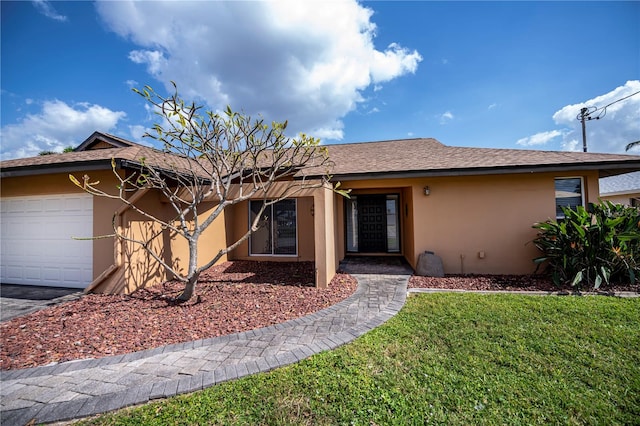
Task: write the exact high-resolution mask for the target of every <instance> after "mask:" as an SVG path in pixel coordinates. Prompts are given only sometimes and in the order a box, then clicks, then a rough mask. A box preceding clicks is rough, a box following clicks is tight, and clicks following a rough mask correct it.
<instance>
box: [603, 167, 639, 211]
mask: <svg viewBox="0 0 640 426" xmlns="http://www.w3.org/2000/svg"><path fill="white" fill-rule="evenodd" d="M600 198H601V199H602V200H608V201H611V202H612V203H615V204H622V205H625V206H633V207H639V208H640V172H631V173H625V174H621V175H618V176H609V177H604V178H602V179H600Z"/></svg>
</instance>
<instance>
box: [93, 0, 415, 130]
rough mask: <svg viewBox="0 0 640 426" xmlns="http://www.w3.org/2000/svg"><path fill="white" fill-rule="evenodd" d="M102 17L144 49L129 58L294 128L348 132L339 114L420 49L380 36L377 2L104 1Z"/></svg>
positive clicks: (396, 73) (211, 97) (188, 88)
mask: <svg viewBox="0 0 640 426" xmlns="http://www.w3.org/2000/svg"><path fill="white" fill-rule="evenodd" d="M97 9H98V12H99V13H100V15H101V17H102V19H103V20H104V22H105V23H106V24H107V25H108V26H109V27H110V28H111V29H112V30H113V31H114V32H116V33H117V34H119V35H120V36H122V37H124V38H127V39H129V40H131V41H132V42H133V43H135V44H136V45H137V46H139V47H140V48H139V49H136V50H134V51H132V52H130V55H129V58H130V59H131V60H132V61H133V62H135V63H139V64H144V65H145V66H146V67H147V71H148V72H149V73H150V74H151V75H152V76H153V77H154V78H156V79H157V80H159V81H160V82H162V83H163V84H164V85H165V88H166V89H167V90H171V87H170V86H169V81H170V80H173V81H175V82H176V83H177V84H178V87H179V90H180V92H181V95H182V96H183V97H185V98H187V99H191V98H197V97H200V98H201V99H204V100H205V101H206V102H207V103H208V105H209V107H211V108H213V109H221V108H223V107H224V106H226V105H227V104H230V105H231V106H232V107H233V108H234V109H237V110H239V109H242V110H244V111H245V112H246V113H248V114H251V115H254V116H255V115H256V114H262V115H263V116H264V118H265V119H266V120H267V122H268V121H271V120H280V121H281V120H288V121H289V123H290V128H289V130H290V131H291V132H292V133H297V132H299V131H304V132H306V133H309V134H312V135H314V136H318V137H325V138H330V139H341V138H342V137H343V132H342V128H343V124H342V118H343V117H344V116H345V115H347V114H348V113H349V112H351V111H354V110H355V109H356V107H357V105H358V103H360V102H362V101H363V97H362V92H363V91H364V90H366V89H367V88H369V87H372V88H373V90H374V91H377V90H380V88H382V86H383V84H384V83H385V82H388V81H390V80H393V79H395V78H398V77H400V76H402V75H406V74H412V73H415V72H416V70H417V67H418V64H419V62H420V61H421V60H422V57H421V56H420V54H419V53H418V52H417V51H415V50H410V49H407V48H405V47H402V46H400V45H399V44H398V43H391V44H390V45H389V46H387V48H386V49H384V50H378V49H377V48H376V47H375V46H374V38H375V32H376V25H375V24H374V23H373V22H372V21H371V17H372V14H373V12H372V11H371V10H370V9H368V8H366V7H364V6H362V5H360V4H358V3H357V2H356V1H355V0H349V1H339V2H329V3H327V2H300V1H278V2H199V1H194V2H134V1H117V2H111V1H102V2H99V3H98V4H97Z"/></svg>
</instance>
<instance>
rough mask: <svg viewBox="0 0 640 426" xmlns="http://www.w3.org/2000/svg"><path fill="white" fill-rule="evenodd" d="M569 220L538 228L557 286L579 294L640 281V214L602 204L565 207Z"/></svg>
mask: <svg viewBox="0 0 640 426" xmlns="http://www.w3.org/2000/svg"><path fill="white" fill-rule="evenodd" d="M562 210H563V212H564V215H565V218H564V219H559V220H557V221H551V220H548V221H546V222H541V223H536V224H535V225H533V227H534V228H536V229H538V236H537V237H536V238H535V239H534V240H533V243H534V244H535V246H536V247H537V248H538V249H539V250H540V251H541V252H542V253H543V255H542V256H540V257H538V258H536V259H534V260H533V261H534V262H535V263H537V264H538V267H540V266H541V265H545V266H546V268H547V271H548V272H549V273H550V274H551V277H552V279H553V282H554V283H555V284H556V285H558V286H560V285H563V284H570V285H571V286H573V287H576V288H577V289H581V288H582V287H583V286H585V285H586V286H591V287H593V288H594V289H598V288H600V287H601V286H602V284H605V285H609V284H610V283H611V282H614V283H623V282H629V283H632V284H633V283H637V282H638V280H640V211H639V210H638V209H637V208H635V207H625V206H622V205H619V204H613V203H611V202H609V201H603V202H602V203H600V204H592V205H590V206H589V210H587V209H585V208H584V207H581V206H580V207H577V208H576V209H569V208H563V209H562Z"/></svg>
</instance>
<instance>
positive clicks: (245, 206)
mask: <svg viewBox="0 0 640 426" xmlns="http://www.w3.org/2000/svg"><path fill="white" fill-rule="evenodd" d="M296 209H297V212H298V222H297V228H298V254H297V255H296V256H256V255H250V254H249V240H246V241H244V242H243V243H242V244H240V246H238V247H237V248H236V249H235V250H233V251H232V252H231V253H229V259H230V260H257V261H269V262H313V261H314V260H315V249H314V240H315V238H314V234H315V233H314V226H313V220H314V218H313V214H312V213H315V212H314V210H315V206H314V203H313V197H300V198H296ZM226 213H227V214H226V217H227V229H228V231H229V232H230V234H229V238H228V244H232V243H234V242H236V241H238V240H239V239H240V238H242V236H243V235H244V234H245V233H246V232H247V230H248V229H249V202H248V201H245V202H243V203H239V204H236V205H235V206H229V207H227V209H226Z"/></svg>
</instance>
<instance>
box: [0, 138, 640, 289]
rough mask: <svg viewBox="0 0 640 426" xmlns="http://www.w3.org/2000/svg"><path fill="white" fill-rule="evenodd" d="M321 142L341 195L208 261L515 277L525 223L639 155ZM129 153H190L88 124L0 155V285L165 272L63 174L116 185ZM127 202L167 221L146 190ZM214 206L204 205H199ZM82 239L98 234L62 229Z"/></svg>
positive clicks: (92, 283) (163, 242)
mask: <svg viewBox="0 0 640 426" xmlns="http://www.w3.org/2000/svg"><path fill="white" fill-rule="evenodd" d="M327 148H328V152H329V157H330V158H331V160H332V161H333V163H334V166H333V169H332V175H333V179H334V180H335V181H340V182H341V183H342V188H345V189H350V190H351V195H350V198H344V197H342V196H341V195H338V194H336V193H334V192H333V191H332V190H331V189H330V188H326V187H322V188H315V189H309V190H307V191H306V192H303V193H300V194H298V195H297V196H296V198H294V199H290V200H285V201H283V202H280V203H278V204H276V205H274V206H273V207H272V209H271V210H269V211H268V212H267V214H266V216H265V217H266V222H267V223H266V226H264V227H263V228H261V229H260V230H259V231H257V232H256V233H255V234H253V235H252V237H251V238H250V239H249V240H248V241H246V242H244V243H243V244H241V245H240V246H239V247H237V248H236V249H235V250H234V251H232V252H230V253H229V254H228V255H227V256H225V257H223V258H222V259H221V261H224V260H239V259H252V260H265V261H314V262H315V267H316V271H317V272H316V284H317V285H318V286H326V285H327V284H328V283H329V281H330V280H331V278H332V277H333V275H334V274H335V272H336V269H337V266H338V264H339V262H340V260H342V259H343V258H345V256H358V255H364V254H366V255H375V256H402V257H404V258H405V259H406V260H407V261H408V262H409V264H410V265H411V266H413V267H414V268H415V266H416V262H417V259H418V256H419V255H420V254H421V253H422V252H424V251H427V250H429V251H433V252H435V253H436V254H437V255H439V256H440V257H441V258H442V260H443V264H444V268H445V272H446V273H450V274H457V273H478V274H527V273H531V272H532V271H533V269H534V265H533V263H532V259H533V258H534V257H536V256H537V253H536V249H535V247H534V246H533V244H528V243H529V241H531V240H532V239H533V238H534V237H535V230H534V229H532V225H533V224H534V223H535V222H539V221H544V220H547V219H555V218H557V217H560V216H561V214H562V210H561V209H560V208H559V206H562V205H564V206H575V205H586V204H587V203H590V202H597V201H598V198H599V194H600V191H599V186H598V180H599V179H600V178H604V177H608V176H615V175H618V174H622V173H628V172H632V171H638V170H640V156H631V155H616V154H596V153H576V152H555V151H527V150H510V149H486V148H461V147H451V146H446V145H443V144H442V143H440V142H438V141H437V140H435V139H406V140H392V141H381V142H368V143H353V144H337V145H327ZM141 158H144V159H145V161H146V162H147V163H148V164H155V165H158V166H159V167H160V166H161V165H162V164H163V163H164V162H167V161H171V162H173V163H176V164H180V166H181V167H190V161H196V160H188V159H185V158H182V157H179V158H178V157H176V156H173V155H171V154H166V153H163V152H161V151H157V150H155V149H152V148H149V147H145V146H141V145H138V144H135V143H133V142H129V141H126V140H124V139H121V138H118V137H115V136H112V135H108V134H104V133H100V132H96V133H94V134H93V135H91V136H90V137H89V138H88V139H87V140H85V141H84V142H83V143H82V144H80V146H79V147H78V148H76V150H75V152H72V153H66V154H59V155H49V156H42V157H33V158H23V159H16V160H8V161H3V162H1V163H0V177H1V179H0V185H1V197H2V198H1V203H0V205H1V215H2V216H1V220H2V252H1V276H0V279H1V281H2V282H3V283H14V284H27V285H29V284H30V285H57V286H68V287H80V288H85V290H86V291H94V292H107V293H126V292H131V291H133V290H135V289H137V288H140V287H143V286H148V285H153V284H156V283H158V282H162V281H164V280H166V279H167V278H168V277H167V275H166V272H165V271H164V270H163V268H161V267H160V266H159V265H158V264H157V262H155V261H153V260H152V259H150V258H149V257H148V256H146V255H145V254H144V252H143V251H142V250H141V249H140V248H139V247H136V246H133V245H130V244H127V243H123V242H118V241H114V238H113V237H108V235H110V234H112V233H113V226H117V227H118V228H119V229H122V230H124V232H127V233H128V235H131V236H140V235H144V234H148V233H149V232H154V231H158V230H157V229H153V225H152V224H151V223H149V221H147V220H145V218H144V217H142V216H141V215H140V214H138V213H136V212H135V211H132V210H131V209H130V208H127V206H126V205H122V204H121V203H120V202H118V201H117V200H113V199H105V198H98V197H91V196H89V195H87V194H85V193H84V192H82V191H81V190H80V189H79V188H77V187H76V186H74V185H73V184H72V183H71V182H70V181H69V177H68V175H69V174H73V175H74V176H76V177H78V178H80V177H82V176H83V175H88V176H89V177H90V179H91V181H92V182H96V181H100V185H102V187H103V188H106V189H105V190H110V191H115V190H116V186H117V183H118V180H117V179H116V178H115V175H114V174H113V171H112V165H113V166H115V170H116V171H117V173H118V174H119V175H120V176H126V174H127V173H128V171H129V170H134V169H136V168H139V167H140V162H141ZM133 197H137V200H136V202H138V203H142V204H144V205H145V207H146V208H148V209H150V210H151V211H153V212H154V214H156V215H157V216H159V217H165V218H170V217H171V216H170V215H171V211H170V206H169V205H168V203H167V202H166V200H163V199H162V197H161V196H160V194H159V193H157V192H154V191H153V190H150V191H147V192H141V193H137V194H135V195H133ZM215 205H216V204H215V202H213V201H211V202H208V204H207V203H205V204H204V205H203V206H202V208H201V214H204V215H207V214H209V213H210V212H211V211H212V209H213V208H214V207H215ZM254 210H255V205H254V204H253V202H252V201H248V202H244V203H241V204H237V205H235V206H231V207H228V208H227V209H225V211H224V212H223V214H222V215H220V216H219V217H218V218H217V219H216V220H215V221H214V223H213V224H212V226H211V227H210V228H209V229H208V230H207V232H206V233H205V234H204V235H203V236H202V238H201V240H200V248H199V250H200V253H201V254H202V259H199V261H200V262H201V263H202V262H204V260H205V259H204V257H206V256H207V255H209V254H211V253H216V252H218V251H219V250H220V249H221V248H224V247H226V246H227V244H228V243H230V242H233V241H235V240H236V239H237V238H238V237H239V236H240V235H242V234H243V233H244V232H246V230H247V229H248V226H249V219H250V217H251V215H252V214H253V213H252V212H253V211H254ZM276 213H277V216H278V218H280V217H285V218H287V220H276ZM112 221H113V222H112ZM276 228H277V231H278V232H275V231H274V230H275V229H276ZM159 235H161V236H160V237H159V238H157V239H156V240H154V244H157V247H158V248H159V249H161V250H162V251H163V255H164V256H165V257H166V259H174V260H175V262H176V263H177V267H181V262H182V264H184V262H185V259H186V257H187V256H186V254H187V246H186V243H185V242H184V241H180V240H179V239H177V238H175V237H172V236H171V235H169V234H168V233H166V232H165V233H162V232H160V233H159ZM86 236H94V237H97V236H105V237H104V238H97V239H89V240H77V239H72V238H71V237H86Z"/></svg>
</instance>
